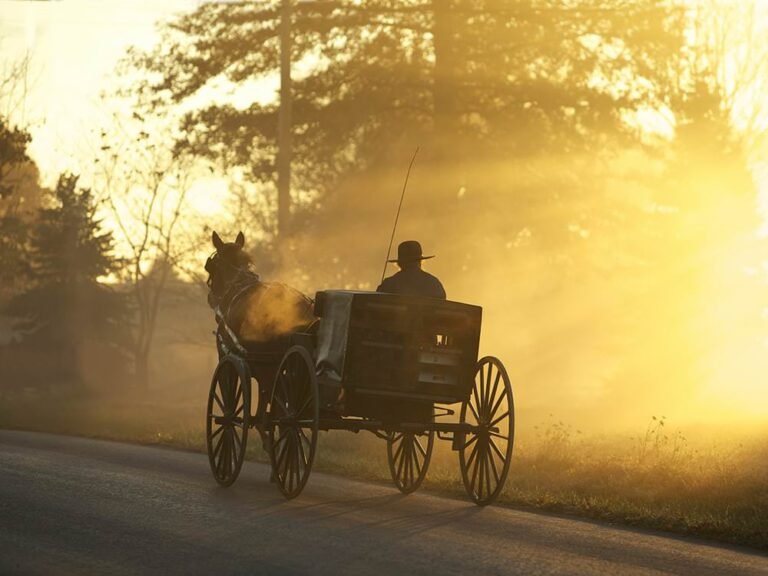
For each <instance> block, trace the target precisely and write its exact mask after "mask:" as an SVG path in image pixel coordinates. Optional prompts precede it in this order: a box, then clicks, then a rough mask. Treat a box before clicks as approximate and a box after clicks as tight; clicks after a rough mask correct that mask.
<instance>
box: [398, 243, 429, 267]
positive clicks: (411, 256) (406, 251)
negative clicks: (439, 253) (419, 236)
mask: <svg viewBox="0 0 768 576" xmlns="http://www.w3.org/2000/svg"><path fill="white" fill-rule="evenodd" d="M430 258H434V256H423V255H422V253H421V244H419V243H418V242H417V241H416V240H406V241H405V242H400V244H399V245H398V247H397V258H395V259H393V260H387V262H397V263H398V264H405V263H408V262H417V261H419V260H429V259H430Z"/></svg>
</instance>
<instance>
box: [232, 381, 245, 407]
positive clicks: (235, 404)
mask: <svg viewBox="0 0 768 576" xmlns="http://www.w3.org/2000/svg"><path fill="white" fill-rule="evenodd" d="M242 398H243V387H242V386H238V387H237V394H235V401H234V402H233V403H232V407H233V408H237V407H238V406H241V404H240V400H242Z"/></svg>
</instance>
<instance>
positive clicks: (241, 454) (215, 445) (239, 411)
mask: <svg viewBox="0 0 768 576" xmlns="http://www.w3.org/2000/svg"><path fill="white" fill-rule="evenodd" d="M250 413H251V376H250V372H249V371H248V366H247V365H246V364H245V363H244V362H243V361H242V360H241V359H240V358H237V357H236V356H225V357H224V358H222V360H221V361H220V362H219V365H218V366H217V367H216V371H215V372H214V373H213V379H212V380H211V389H210V392H209V393H208V410H207V412H206V429H205V442H206V446H207V449H208V462H209V463H210V465H211V472H213V477H214V478H215V479H216V482H218V483H219V484H221V485H222V486H229V485H231V484H232V483H233V482H234V481H235V480H236V479H237V476H238V475H239V474H240V469H241V468H242V466H243V460H244V459H245V447H246V444H247V442H248V426H249V425H250V422H249V418H250Z"/></svg>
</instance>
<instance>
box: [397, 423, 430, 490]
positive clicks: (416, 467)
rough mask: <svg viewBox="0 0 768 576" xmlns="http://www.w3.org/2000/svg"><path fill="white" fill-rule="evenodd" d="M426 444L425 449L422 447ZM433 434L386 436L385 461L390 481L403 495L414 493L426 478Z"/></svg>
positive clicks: (405, 433) (409, 433)
mask: <svg viewBox="0 0 768 576" xmlns="http://www.w3.org/2000/svg"><path fill="white" fill-rule="evenodd" d="M424 444H426V447H425V446H424ZM434 444H435V433H434V432H433V431H431V430H430V431H429V432H426V433H422V434H416V433H414V432H390V433H389V434H387V460H388V462H389V472H390V474H392V481H393V482H394V483H395V486H397V489H398V490H400V492H402V493H403V494H410V493H411V492H415V491H416V490H418V489H419V486H421V483H422V482H424V478H426V476H427V469H428V468H429V462H430V460H431V459H432V448H433V446H434Z"/></svg>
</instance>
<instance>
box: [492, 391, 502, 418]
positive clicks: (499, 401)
mask: <svg viewBox="0 0 768 576" xmlns="http://www.w3.org/2000/svg"><path fill="white" fill-rule="evenodd" d="M506 396H507V393H506V391H503V390H502V393H501V395H500V396H499V399H498V400H496V403H495V404H494V405H493V408H491V411H490V412H489V414H488V418H493V417H494V416H495V415H496V412H497V411H498V409H499V408H500V407H501V403H502V402H503V401H504V398H506Z"/></svg>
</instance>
